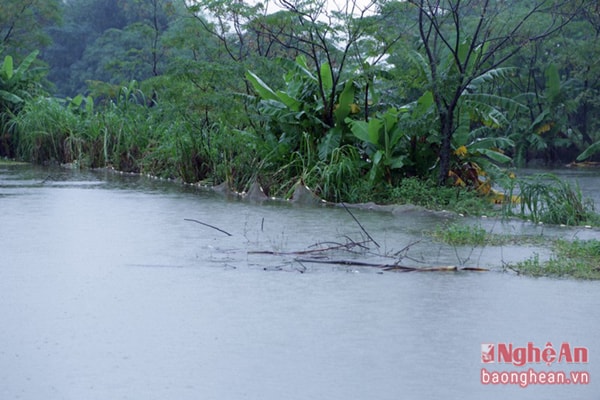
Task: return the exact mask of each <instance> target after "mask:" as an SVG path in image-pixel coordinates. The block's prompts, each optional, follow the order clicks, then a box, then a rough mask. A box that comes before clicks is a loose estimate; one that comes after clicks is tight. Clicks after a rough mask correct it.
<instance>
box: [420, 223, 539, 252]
mask: <svg viewBox="0 0 600 400" xmlns="http://www.w3.org/2000/svg"><path fill="white" fill-rule="evenodd" d="M427 235H428V236H430V237H431V238H433V239H434V240H436V241H439V242H442V243H445V244H449V245H451V246H472V247H484V246H505V245H545V244H547V243H548V240H549V239H548V238H547V237H545V236H541V235H537V236H531V235H512V234H498V233H492V232H488V231H486V230H485V229H484V228H483V227H481V225H470V224H465V223H459V222H454V223H450V224H446V225H443V226H438V227H437V228H436V229H435V230H434V231H433V232H427Z"/></svg>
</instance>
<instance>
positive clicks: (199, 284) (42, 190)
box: [0, 165, 600, 400]
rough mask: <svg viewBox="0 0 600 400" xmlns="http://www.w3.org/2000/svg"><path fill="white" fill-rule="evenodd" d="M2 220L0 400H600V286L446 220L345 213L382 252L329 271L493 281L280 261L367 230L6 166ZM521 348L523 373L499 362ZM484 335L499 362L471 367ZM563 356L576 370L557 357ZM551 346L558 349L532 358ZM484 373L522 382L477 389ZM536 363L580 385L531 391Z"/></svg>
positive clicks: (106, 178) (268, 206)
mask: <svg viewBox="0 0 600 400" xmlns="http://www.w3.org/2000/svg"><path fill="white" fill-rule="evenodd" d="M585 179H589V180H590V182H592V183H591V185H592V186H593V185H594V184H595V185H596V187H598V186H600V180H599V179H598V177H586V178H585ZM589 187H590V186H589V185H588V186H586V188H589ZM586 190H587V189H586ZM589 193H592V194H593V193H597V192H594V191H590V192H589ZM597 204H598V203H597ZM0 210H1V213H2V214H1V215H2V216H1V220H0V251H1V253H0V320H1V321H2V323H1V324H0V371H1V372H2V373H1V374H0V398H1V399H45V400H53V399H98V400H100V399H224V400H237V399H260V400H271V399H273V400H275V399H276V400H282V399H292V400H295V399H297V400H300V399H302V400H306V399H327V400H338V399H339V400H350V399H378V400H387V399H389V400H392V399H393V400H397V399H506V398H511V399H565V398H568V399H596V400H597V399H600V397H599V395H598V393H600V387H599V386H598V384H597V382H598V379H600V362H599V361H598V359H599V357H600V335H599V334H598V331H599V328H600V322H599V321H600V283H598V282H585V281H572V280H561V279H548V278H543V279H533V278H527V277H520V276H516V275H514V274H511V273H506V272H502V268H501V267H502V265H503V263H504V262H508V261H512V260H514V259H523V258H525V257H527V256H528V255H529V254H531V253H532V252H533V251H534V250H536V249H531V248H526V249H523V248H509V247H504V248H498V249H485V250H480V249H476V250H473V249H454V248H452V247H447V246H444V245H441V244H439V243H435V242H433V241H432V240H430V239H428V238H427V237H426V236H424V235H423V232H424V231H428V230H432V229H435V228H436V227H438V226H441V225H442V224H443V223H444V221H445V220H447V218H449V217H448V215H445V214H432V213H427V212H423V211H420V210H415V209H400V210H398V211H397V212H395V213H381V212H373V211H365V210H354V211H353V213H354V214H355V216H356V217H357V219H358V220H359V221H360V222H361V224H362V225H363V227H364V228H365V230H366V231H367V232H368V233H369V234H371V235H372V236H373V238H374V239H375V240H376V241H377V243H378V244H379V246H380V247H379V248H377V247H376V246H374V244H373V243H370V244H369V250H368V251H367V250H365V249H362V250H361V249H360V248H358V249H359V250H360V251H359V252H358V254H356V253H350V252H347V251H340V252H338V253H335V254H333V255H332V254H328V256H329V257H330V258H329V259H328V260H330V259H331V257H334V258H339V259H346V260H347V259H352V260H356V259H359V260H362V261H367V262H370V261H373V262H385V261H381V260H387V258H385V257H384V256H385V255H391V254H394V253H396V252H399V251H401V250H403V249H404V251H403V252H402V254H407V255H408V256H409V257H410V258H406V259H404V260H403V263H404V264H410V265H416V266H426V265H429V266H440V265H461V263H462V265H465V266H483V267H486V268H490V269H491V271H490V272H484V273H477V272H466V271H465V272H428V273H414V272H411V273H394V272H383V271H381V270H380V269H376V268H371V267H361V268H358V267H355V266H345V265H333V264H326V263H310V262H306V261H301V260H300V261H299V260H298V259H305V258H307V257H308V256H309V255H310V256H311V257H312V256H315V255H318V254H319V253H318V252H316V253H310V252H308V253H302V254H298V253H296V254H289V253H291V252H298V251H306V250H311V249H313V250H314V249H316V248H323V247H328V246H336V245H337V244H345V243H348V242H349V241H352V242H359V241H363V240H365V233H364V232H363V231H362V230H361V228H360V227H359V226H358V225H357V224H356V222H355V221H354V220H353V219H352V218H351V216H350V215H349V214H348V213H347V212H346V211H345V210H344V209H342V208H333V207H303V206H293V205H290V204H282V203H278V202H269V203H262V204H256V203H249V202H243V201H239V200H231V199H226V198H224V197H221V196H220V195H217V194H215V193H212V192H209V191H205V190H200V189H193V188H188V187H181V186H179V185H176V184H173V183H168V182H160V181H156V180H150V179H146V178H142V177H131V176H129V177H128V176H120V175H116V174H109V173H100V172H74V171H66V170H59V169H51V170H49V169H40V168H33V167H30V166H15V165H10V166H6V165H4V166H0ZM190 219H193V220H196V221H200V222H203V223H205V224H209V225H211V226H212V227H210V226H207V225H202V224H198V223H196V222H193V221H189V220H190ZM485 223H486V224H492V225H494V224H498V226H499V227H500V228H502V227H503V229H509V230H511V229H512V230H515V229H524V230H529V231H530V232H531V233H532V234H549V235H550V234H552V235H566V236H573V235H585V236H586V237H587V238H592V237H596V238H598V237H600V235H599V234H598V231H597V230H594V229H588V230H578V229H573V230H565V229H566V228H563V230H560V229H559V228H548V227H546V228H545V230H544V231H542V230H541V229H542V228H540V227H537V226H530V225H527V224H524V223H514V224H513V225H510V226H508V227H507V226H506V225H502V223H501V222H494V221H486V222H485ZM214 228H219V230H217V229H214ZM226 233H227V234H226ZM419 240H420V242H417V241H419ZM315 244H318V245H319V246H320V247H315V246H314V245H315ZM407 246H408V250H406V249H405V248H406V247H407ZM353 250H356V248H353ZM540 251H541V250H540ZM528 343H531V344H530V345H529V346H530V347H532V348H533V350H530V353H531V357H530V359H526V360H525V362H524V363H523V364H524V365H515V364H518V363H516V361H517V358H514V359H513V361H515V363H510V362H508V361H507V360H506V359H504V360H500V359H499V355H500V350H501V349H506V348H508V346H509V345H510V346H512V347H513V349H514V350H515V351H514V352H513V353H511V354H513V355H514V356H515V357H518V356H519V354H521V353H520V352H519V350H518V348H522V347H527V346H528ZM488 344H493V345H494V349H495V353H494V358H493V360H494V361H495V362H494V363H482V345H483V346H484V348H485V349H488V347H485V346H487V345H488ZM563 344H567V347H565V346H564V345H563ZM561 346H562V347H561ZM569 346H571V348H574V347H585V349H586V352H587V355H588V357H587V358H586V360H575V359H572V360H571V361H572V362H567V361H568V360H569V358H567V353H566V350H565V349H567V348H568V347H569ZM546 347H548V348H551V349H553V350H555V351H556V352H557V353H556V354H557V358H556V359H553V362H550V363H545V362H543V361H544V360H541V359H539V358H540V357H538V360H535V356H536V354H537V353H536V352H537V349H540V351H539V354H543V353H542V351H543V350H544V349H545V348H546ZM561 351H562V352H561ZM561 354H562V358H561V359H560V360H559V359H558V356H559V355H561ZM504 356H505V358H506V354H504ZM582 361H587V362H585V363H584V362H582ZM493 372H496V373H498V374H497V376H498V377H500V378H499V379H504V378H506V377H508V376H509V373H510V372H513V373H515V374H516V373H520V374H521V375H520V376H521V377H523V376H524V375H523V374H524V373H527V374H529V375H528V379H530V380H529V381H527V383H528V384H527V385H526V386H527V387H520V385H518V384H502V383H499V384H492V383H489V384H488V382H490V381H489V379H488V378H489V377H490V376H491V375H486V374H487V373H493ZM500 372H506V373H507V374H505V375H502V374H500ZM539 372H549V373H550V374H555V375H556V374H560V373H563V372H564V373H565V376H567V378H569V379H571V384H558V385H549V384H544V383H542V382H541V381H540V380H539V379H540V378H539V374H538V375H536V376H537V379H538V382H537V383H535V382H531V379H533V378H531V374H537V373H539ZM572 372H583V373H584V375H586V376H588V377H589V378H590V382H589V383H588V384H579V383H578V382H574V380H575V379H573V377H575V378H576V379H577V377H578V376H580V375H578V374H575V375H572V374H571V373H572ZM482 374H483V375H482ZM555 375H552V376H555ZM548 376H549V375H548ZM501 377H504V378H501ZM482 379H483V380H484V383H482ZM541 379H546V378H541ZM486 380H487V382H486ZM521 386H525V385H523V384H522V385H521Z"/></svg>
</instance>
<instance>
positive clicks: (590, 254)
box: [507, 239, 600, 280]
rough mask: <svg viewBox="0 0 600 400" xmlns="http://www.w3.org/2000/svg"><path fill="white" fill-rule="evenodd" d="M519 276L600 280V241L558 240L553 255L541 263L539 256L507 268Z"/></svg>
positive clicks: (554, 245)
mask: <svg viewBox="0 0 600 400" xmlns="http://www.w3.org/2000/svg"><path fill="white" fill-rule="evenodd" d="M507 268H508V269H511V270H513V271H516V272H517V273H519V274H523V275H529V276H552V277H571V278H576V279H594V280H597V279H600V241H598V240H595V239H592V240H575V241H567V240H557V241H555V242H554V244H553V255H552V257H551V258H550V259H549V260H547V261H541V260H540V259H539V256H538V255H534V256H533V257H531V258H529V259H527V260H525V261H522V262H519V263H516V264H514V265H509V266H507Z"/></svg>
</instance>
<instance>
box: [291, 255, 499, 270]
mask: <svg viewBox="0 0 600 400" xmlns="http://www.w3.org/2000/svg"><path fill="white" fill-rule="evenodd" d="M295 261H297V262H300V263H317V264H333V265H347V266H354V267H369V268H378V269H381V270H383V271H394V272H413V271H415V272H442V271H489V270H488V269H486V268H479V267H456V266H452V265H450V266H438V267H408V266H405V265H398V264H377V263H368V262H363V261H354V260H318V259H314V258H297V259H296V260H295Z"/></svg>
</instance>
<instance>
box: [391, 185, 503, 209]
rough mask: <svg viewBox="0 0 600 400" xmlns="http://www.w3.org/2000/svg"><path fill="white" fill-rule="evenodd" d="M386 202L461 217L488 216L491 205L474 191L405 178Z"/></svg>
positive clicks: (393, 189) (392, 190)
mask: <svg viewBox="0 0 600 400" xmlns="http://www.w3.org/2000/svg"><path fill="white" fill-rule="evenodd" d="M388 202H391V203H398V204H415V205H418V206H423V207H425V208H427V209H429V210H448V211H454V212H457V213H461V214H463V215H468V214H470V215H490V214H491V213H493V206H492V204H491V203H490V202H489V201H488V199H486V198H485V197H482V196H479V195H478V194H477V193H476V192H475V191H468V190H465V189H462V188H459V187H438V186H437V185H436V184H435V183H434V182H432V181H424V180H422V179H418V178H406V179H403V180H402V181H400V183H399V184H398V185H397V186H395V187H394V188H392V189H391V191H390V195H389V197H388Z"/></svg>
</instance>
